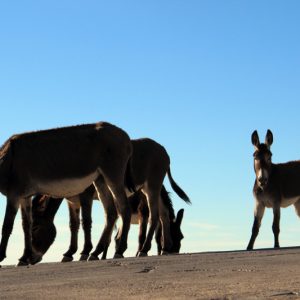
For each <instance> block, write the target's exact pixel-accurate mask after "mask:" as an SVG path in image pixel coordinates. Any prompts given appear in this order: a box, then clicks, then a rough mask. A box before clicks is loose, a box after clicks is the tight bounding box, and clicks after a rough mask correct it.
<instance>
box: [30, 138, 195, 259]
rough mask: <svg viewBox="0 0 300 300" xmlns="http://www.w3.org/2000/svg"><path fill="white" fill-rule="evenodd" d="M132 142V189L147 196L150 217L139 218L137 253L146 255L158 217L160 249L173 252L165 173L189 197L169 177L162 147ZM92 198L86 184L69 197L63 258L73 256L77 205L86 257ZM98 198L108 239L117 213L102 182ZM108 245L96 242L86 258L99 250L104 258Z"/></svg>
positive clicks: (95, 255) (94, 256)
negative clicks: (67, 241)
mask: <svg viewBox="0 0 300 300" xmlns="http://www.w3.org/2000/svg"><path fill="white" fill-rule="evenodd" d="M131 142H132V146H133V154H132V158H131V163H132V177H133V182H134V184H135V190H141V191H142V193H143V194H144V195H145V197H146V199H147V204H148V207H149V217H148V218H147V220H146V218H144V219H142V222H143V223H142V224H141V225H140V238H139V240H140V245H139V250H140V251H139V255H147V253H148V251H149V250H150V248H151V241H152V237H153V235H154V232H155V230H156V228H157V224H158V218H159V217H160V219H161V224H162V228H161V230H162V233H161V235H162V242H161V244H162V251H163V252H164V253H167V252H172V243H173V242H172V238H171V236H170V226H171V223H170V217H169V210H168V206H165V205H164V203H163V201H162V200H163V199H162V198H163V195H162V193H163V190H162V183H163V180H164V177H165V175H166V174H168V177H169V180H170V183H171V186H172V188H173V190H174V191H175V192H176V193H177V194H178V195H179V197H180V198H182V199H183V200H184V201H186V202H187V203H190V200H189V198H188V196H187V195H186V194H185V193H184V191H183V190H182V189H181V188H180V187H179V186H178V185H177V184H176V182H175V181H174V179H173V178H172V175H171V172H170V158H169V155H168V153H167V151H166V150H165V148H164V147H162V146H161V145H160V144H158V143H157V142H155V141H153V140H151V139H147V138H144V139H138V140H132V141H131ZM93 199H95V195H94V188H93V187H91V188H88V189H87V190H86V191H85V192H84V193H82V194H80V195H78V196H77V197H72V198H68V200H69V201H68V205H69V211H70V228H71V244H70V248H69V250H68V251H67V252H66V253H65V254H64V259H63V261H69V260H72V259H73V258H72V256H73V254H74V253H75V252H76V251H77V232H78V227H79V209H80V206H81V207H82V220H83V230H84V234H85V245H84V249H83V251H82V253H81V254H82V257H81V259H82V260H84V259H87V257H88V255H89V253H90V251H91V248H92V244H91V222H92V221H91V207H92V200H93ZM100 199H101V201H102V203H103V206H104V210H105V218H106V220H105V227H104V231H103V234H102V236H105V237H106V239H105V240H106V241H110V239H111V234H112V231H113V227H114V224H115V222H116V220H117V213H116V211H115V209H114V205H113V202H112V200H111V193H110V191H109V190H107V189H106V190H105V186H103V187H102V188H101V189H100ZM148 223H149V224H150V228H149V230H148V233H147V235H146V233H145V231H146V230H147V224H148ZM119 236H120V232H118V235H117V238H116V244H117V245H118V243H119ZM38 239H39V237H38V236H37V235H36V240H38ZM142 241H143V244H142ZM49 246H50V245H49ZM108 246H109V242H108V243H107V244H106V246H105V247H103V243H102V244H101V245H99V244H98V245H97V247H96V249H95V250H94V252H93V253H92V254H91V256H90V258H89V259H90V260H96V259H98V255H99V254H100V253H102V252H103V258H105V256H106V252H107V249H108ZM117 248H118V246H117Z"/></svg>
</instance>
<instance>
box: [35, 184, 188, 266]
mask: <svg viewBox="0 0 300 300" xmlns="http://www.w3.org/2000/svg"><path fill="white" fill-rule="evenodd" d="M87 192H88V191H87ZM161 197H162V199H163V201H164V205H165V206H166V207H167V208H168V209H169V217H170V230H171V238H172V241H173V245H172V249H171V252H172V253H179V251H180V247H181V240H182V239H183V234H182V232H181V229H180V226H181V222H182V218H183V212H184V210H183V209H181V210H179V211H178V213H177V217H175V213H174V209H173V204H172V201H171V199H170V197H169V195H168V192H167V191H166V190H165V188H164V186H163V189H162V193H161ZM62 200H63V199H60V201H57V200H56V199H51V198H49V197H47V196H36V197H34V199H33V204H32V211H33V247H34V249H35V250H36V251H38V252H39V253H40V254H41V256H42V255H44V254H45V253H46V252H47V250H48V249H49V247H50V246H51V245H52V243H53V242H54V240H55V237H56V227H55V225H54V217H55V214H56V212H57V210H58V208H59V206H60V204H61V203H62ZM128 201H129V204H130V208H131V224H140V233H139V248H138V252H137V255H138V253H139V251H140V249H141V247H142V246H143V243H144V241H145V238H146V231H147V223H148V218H149V208H148V204H147V199H146V197H145V195H144V194H143V193H142V192H141V190H139V191H137V192H135V193H134V194H133V195H131V196H130V197H128ZM67 202H68V207H69V212H70V230H71V244H70V247H69V249H68V251H67V252H66V253H65V254H64V257H63V259H62V262H69V261H72V260H73V255H74V254H75V252H76V251H77V236H78V230H79V211H78V210H77V208H76V206H77V205H73V203H74V202H70V201H67ZM70 204H71V205H70ZM77 204H78V203H77ZM78 209H80V205H79V206H78ZM82 221H83V224H85V223H86V220H85V219H83V220H82ZM117 235H118V234H117ZM155 238H156V242H157V249H158V255H160V254H161V251H162V232H161V226H160V223H159V224H158V226H157V229H156V236H155ZM91 248H92V244H91V240H90V237H89V238H88V239H87V235H86V234H85V247H84V250H83V251H82V253H81V257H80V260H81V261H83V260H87V258H88V256H89V251H90V249H91ZM106 254H107V251H105V252H103V255H102V259H105V258H106Z"/></svg>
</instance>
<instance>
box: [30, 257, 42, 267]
mask: <svg viewBox="0 0 300 300" xmlns="http://www.w3.org/2000/svg"><path fill="white" fill-rule="evenodd" d="M42 258H43V257H42V256H41V255H34V256H32V257H31V258H30V264H31V265H35V264H37V263H39V262H40V261H42Z"/></svg>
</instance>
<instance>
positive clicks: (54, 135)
mask: <svg viewBox="0 0 300 300" xmlns="http://www.w3.org/2000/svg"><path fill="white" fill-rule="evenodd" d="M131 154H132V145H131V141H130V139H129V137H128V135H127V133H125V132H124V131H123V130H121V129H120V128H118V127H116V126H114V125H111V124H109V123H96V124H89V125H79V126H72V127H64V128H58V129H51V130H43V131H36V132H30V133H24V134H19V135H14V136H12V137H11V138H10V139H9V140H7V141H6V143H5V144H4V145H3V146H2V148H1V149H0V192H1V193H3V194H4V195H6V196H7V206H6V212H5V218H4V223H3V228H2V238H1V244H0V261H2V260H3V259H4V258H5V257H6V248H7V244H8V239H9V236H10V234H11V232H12V228H13V224H14V220H15V216H16V213H17V211H18V208H19V205H20V206H21V212H22V219H23V230H24V236H25V249H24V253H23V256H22V257H21V258H20V262H19V265H24V264H25V265H27V264H28V263H31V264H34V263H36V262H37V261H38V260H39V259H40V257H39V256H38V255H37V254H36V253H34V252H33V250H32V215H31V196H32V195H36V194H45V195H52V196H54V197H57V198H58V197H67V198H68V197H72V196H74V195H78V194H80V193H82V192H83V191H84V190H85V189H86V188H87V187H89V186H90V185H91V184H92V183H94V186H95V188H96V189H97V192H98V193H99V194H100V193H101V191H100V189H101V188H102V186H105V187H106V189H109V190H110V191H111V192H112V195H113V201H114V202H115V204H116V207H117V209H118V212H119V214H120V215H121V218H122V230H121V233H120V243H119V247H118V248H117V249H116V254H115V256H116V257H120V256H122V255H123V253H124V251H125V250H126V248H127V235H128V230H129V227H130V208H129V205H128V201H127V197H126V194H125V187H124V178H125V173H126V168H127V164H128V161H129V158H130V157H131ZM98 182H100V183H98Z"/></svg>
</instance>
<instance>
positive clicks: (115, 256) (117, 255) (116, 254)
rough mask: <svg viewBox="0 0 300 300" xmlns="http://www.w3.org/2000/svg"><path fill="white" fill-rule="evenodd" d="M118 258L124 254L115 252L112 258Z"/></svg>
mask: <svg viewBox="0 0 300 300" xmlns="http://www.w3.org/2000/svg"><path fill="white" fill-rule="evenodd" d="M119 258H124V256H123V255H122V254H119V253H115V255H114V259H119Z"/></svg>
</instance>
